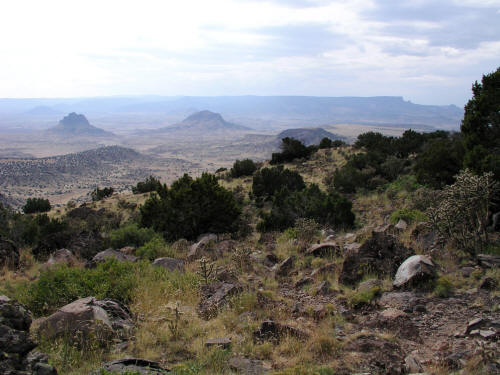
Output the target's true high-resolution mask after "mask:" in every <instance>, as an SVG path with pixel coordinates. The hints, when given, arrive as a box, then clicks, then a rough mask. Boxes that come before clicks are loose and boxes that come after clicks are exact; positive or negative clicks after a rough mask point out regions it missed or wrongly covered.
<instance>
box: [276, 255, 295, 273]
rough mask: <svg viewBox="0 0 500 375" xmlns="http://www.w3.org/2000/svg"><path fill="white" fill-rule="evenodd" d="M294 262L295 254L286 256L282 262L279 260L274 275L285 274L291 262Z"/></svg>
mask: <svg viewBox="0 0 500 375" xmlns="http://www.w3.org/2000/svg"><path fill="white" fill-rule="evenodd" d="M294 262H295V256H293V255H292V256H291V257H288V258H286V259H285V260H284V261H283V262H281V263H280V264H279V265H278V266H277V269H276V275H278V276H287V275H288V273H289V272H290V270H291V269H292V268H293V263H294Z"/></svg>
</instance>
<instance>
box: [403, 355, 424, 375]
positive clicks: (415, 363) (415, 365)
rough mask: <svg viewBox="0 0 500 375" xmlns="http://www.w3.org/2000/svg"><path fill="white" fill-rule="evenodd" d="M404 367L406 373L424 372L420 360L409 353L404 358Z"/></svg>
mask: <svg viewBox="0 0 500 375" xmlns="http://www.w3.org/2000/svg"><path fill="white" fill-rule="evenodd" d="M405 367H406V370H407V371H408V373H410V374H416V373H422V372H424V369H423V368H422V365H421V364H420V361H419V360H418V358H417V357H415V356H414V355H412V354H409V355H407V356H406V358H405Z"/></svg>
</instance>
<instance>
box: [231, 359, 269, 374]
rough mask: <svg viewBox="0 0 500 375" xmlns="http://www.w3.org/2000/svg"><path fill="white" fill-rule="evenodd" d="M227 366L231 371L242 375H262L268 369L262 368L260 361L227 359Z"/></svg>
mask: <svg viewBox="0 0 500 375" xmlns="http://www.w3.org/2000/svg"><path fill="white" fill-rule="evenodd" d="M228 364H229V367H230V368H231V370H235V371H237V372H238V373H239V374H243V375H262V374H266V373H268V372H269V369H268V368H265V367H264V366H263V364H262V361H259V360H257V359H249V358H244V357H233V358H231V359H229V362H228Z"/></svg>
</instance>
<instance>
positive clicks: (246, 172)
mask: <svg viewBox="0 0 500 375" xmlns="http://www.w3.org/2000/svg"><path fill="white" fill-rule="evenodd" d="M256 170H257V166H256V165H255V163H254V162H253V160H250V159H244V160H236V161H235V162H234V164H233V167H232V168H231V177H233V178H237V177H241V176H251V175H252V174H253V173H254V172H255V171H256Z"/></svg>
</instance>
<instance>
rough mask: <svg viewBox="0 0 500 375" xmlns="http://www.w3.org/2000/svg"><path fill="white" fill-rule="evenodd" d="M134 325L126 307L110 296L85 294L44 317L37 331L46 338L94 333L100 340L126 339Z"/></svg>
mask: <svg viewBox="0 0 500 375" xmlns="http://www.w3.org/2000/svg"><path fill="white" fill-rule="evenodd" d="M133 328H134V325H133V323H132V319H131V317H130V314H129V312H128V311H127V309H126V308H125V307H124V306H122V305H121V304H120V303H118V302H116V301H113V300H111V299H104V300H97V299H96V298H94V297H86V298H81V299H79V300H76V301H74V302H72V303H70V304H68V305H66V306H64V307H62V308H60V309H59V310H58V311H56V312H55V313H54V314H52V315H50V316H49V317H48V318H46V319H44V320H43V321H42V322H41V323H40V325H39V327H38V332H39V333H40V334H42V335H43V336H45V337H46V338H48V339H54V338H56V337H72V336H75V334H76V332H78V333H79V334H80V335H83V336H84V337H86V336H89V335H91V334H92V335H94V336H95V337H96V338H99V339H101V340H104V341H106V340H109V339H110V338H117V339H126V338H128V337H129V336H130V334H131V332H132V330H133Z"/></svg>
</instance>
